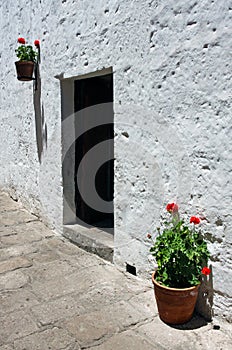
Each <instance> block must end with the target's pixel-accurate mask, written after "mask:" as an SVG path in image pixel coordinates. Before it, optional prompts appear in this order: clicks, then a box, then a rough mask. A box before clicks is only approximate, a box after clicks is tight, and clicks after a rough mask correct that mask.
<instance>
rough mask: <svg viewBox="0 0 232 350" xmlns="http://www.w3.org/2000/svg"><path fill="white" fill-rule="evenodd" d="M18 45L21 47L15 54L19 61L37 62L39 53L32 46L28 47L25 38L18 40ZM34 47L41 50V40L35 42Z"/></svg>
mask: <svg viewBox="0 0 232 350" xmlns="http://www.w3.org/2000/svg"><path fill="white" fill-rule="evenodd" d="M18 43H19V44H21V45H20V46H19V47H18V48H17V49H16V50H15V52H16V55H17V57H18V59H19V61H31V62H36V59H37V56H38V53H37V52H36V51H35V50H33V47H32V46H31V45H26V40H25V39H24V38H18ZM34 45H35V46H36V47H37V48H39V45H40V43H39V40H35V41H34Z"/></svg>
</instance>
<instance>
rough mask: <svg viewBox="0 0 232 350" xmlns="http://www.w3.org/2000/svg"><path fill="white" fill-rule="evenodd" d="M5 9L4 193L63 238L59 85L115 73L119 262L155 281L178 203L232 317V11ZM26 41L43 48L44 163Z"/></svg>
mask: <svg viewBox="0 0 232 350" xmlns="http://www.w3.org/2000/svg"><path fill="white" fill-rule="evenodd" d="M0 10H1V22H0V26H1V43H0V55H1V56H0V60H1V71H0V77H1V95H0V109H1V110H0V115H1V118H0V144H1V147H0V165H1V172H0V186H1V187H2V188H5V189H6V190H7V191H9V192H10V193H11V194H13V195H14V196H15V197H16V198H20V200H21V201H22V202H23V203H24V205H25V206H27V207H28V208H30V209H31V211H33V212H35V213H37V214H38V215H40V216H41V217H42V218H43V219H44V220H45V221H46V222H47V223H48V224H49V225H50V226H51V227H53V228H55V229H56V231H57V232H60V233H61V232H62V222H63V219H62V215H63V214H62V213H63V203H62V172H61V169H62V162H61V93H60V80H59V79H57V78H55V76H59V77H60V79H62V77H64V78H65V77H73V76H78V75H82V74H87V73H91V72H95V71H97V70H101V69H103V68H107V67H113V73H114V112H115V116H114V118H115V255H114V260H115V263H116V264H117V265H118V266H121V267H123V268H124V267H125V264H126V263H129V264H131V265H134V266H135V267H136V269H137V272H138V274H141V275H147V273H148V272H149V271H150V269H151V268H152V263H150V264H149V262H148V249H149V247H148V243H147V241H146V233H147V232H150V231H151V230H152V229H154V228H155V227H156V226H157V225H159V219H160V213H162V210H163V208H164V205H165V204H166V203H167V202H170V201H176V202H177V203H178V204H179V206H180V208H181V209H180V210H181V212H182V213H183V214H184V215H185V216H186V217H189V216H190V215H199V216H204V217H206V219H207V220H205V221H204V223H203V224H202V229H203V231H204V232H205V235H206V236H207V238H208V241H209V248H210V251H211V253H212V260H211V263H212V268H213V287H214V290H215V293H214V297H213V302H214V314H215V315H219V316H221V317H226V318H227V319H230V317H231V316H230V310H229V307H230V305H231V290H232V286H231V242H232V238H231V237H232V236H231V229H232V224H231V222H232V220H231V209H230V207H231V193H232V185H231V170H232V156H231V148H232V141H231V126H230V124H231V47H232V45H231V44H232V39H231V27H230V26H231V6H230V1H229V0H220V1H210V0H204V1H196V0H194V1H193V0H190V1H184V0H180V1H174V0H165V1H158V0H155V1H152V0H150V1H149V0H144V1H141V0H137V1H136V0H135V1H129V0H128V1H127V0H125V1H122V0H121V1H117V0H109V1H107V0H104V1H103V0H95V1H93V0H85V1H77V0H76V1H75V0H73V1H71V0H62V1H61V0H59V1H58V0H54V1H51V0H41V1H38V0H21V1H15V0H8V1H2V2H1V4H0ZM19 36H23V37H25V38H26V39H27V40H28V41H29V42H30V43H33V41H34V39H40V41H41V66H40V71H41V91H42V93H41V103H42V104H43V108H44V119H43V120H42V136H43V153H42V156H41V162H39V160H38V154H37V146H36V132H35V115H34V105H33V84H32V83H30V82H26V83H22V82H19V81H17V79H16V74H15V67H14V62H15V61H16V58H15V54H14V50H15V48H16V47H17V38H18V37H19ZM46 133H47V137H46ZM45 139H47V141H46V142H45Z"/></svg>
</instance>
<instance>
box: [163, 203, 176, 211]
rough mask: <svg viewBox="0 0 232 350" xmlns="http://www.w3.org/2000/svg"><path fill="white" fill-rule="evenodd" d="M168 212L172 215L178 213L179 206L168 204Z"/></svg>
mask: <svg viewBox="0 0 232 350" xmlns="http://www.w3.org/2000/svg"><path fill="white" fill-rule="evenodd" d="M166 209H167V211H169V212H170V213H172V212H175V211H178V205H177V204H175V203H168V204H167V206H166Z"/></svg>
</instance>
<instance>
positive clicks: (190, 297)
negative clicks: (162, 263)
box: [152, 272, 200, 324]
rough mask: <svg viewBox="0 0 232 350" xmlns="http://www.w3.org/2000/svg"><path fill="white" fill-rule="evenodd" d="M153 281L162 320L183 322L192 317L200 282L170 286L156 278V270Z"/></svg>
mask: <svg viewBox="0 0 232 350" xmlns="http://www.w3.org/2000/svg"><path fill="white" fill-rule="evenodd" d="M152 282H153V284H154V291H155V298H156V302H157V307H158V311H159V316H160V318H161V320H162V321H164V322H166V323H169V324H182V323H185V322H187V321H189V320H190V319H191V318H192V315H193V311H194V308H195V304H196V301H197V296H198V289H199V286H200V284H198V285H197V286H194V287H190V288H180V289H179V288H169V287H166V286H163V285H161V284H160V283H159V282H157V281H156V280H155V272H153V274H152Z"/></svg>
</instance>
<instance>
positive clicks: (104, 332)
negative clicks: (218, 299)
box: [0, 192, 232, 350]
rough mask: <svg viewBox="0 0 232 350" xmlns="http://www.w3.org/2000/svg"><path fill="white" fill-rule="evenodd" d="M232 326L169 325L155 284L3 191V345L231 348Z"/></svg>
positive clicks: (8, 348)
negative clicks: (53, 227)
mask: <svg viewBox="0 0 232 350" xmlns="http://www.w3.org/2000/svg"><path fill="white" fill-rule="evenodd" d="M216 326H217V327H216ZM219 327H220V328H219ZM230 327H231V325H229V324H227V323H223V322H222V321H220V322H219V321H217V323H216V324H215V321H214V324H213V323H209V324H207V323H206V322H205V321H204V320H203V319H202V318H200V317H198V316H195V317H194V318H193V319H192V321H191V322H189V323H188V324H186V325H184V326H179V327H170V326H168V325H166V324H164V323H163V322H162V321H160V319H159V317H158V314H157V308H156V304H155V301H154V295H153V290H152V286H151V283H149V282H148V281H142V280H140V279H138V278H136V277H135V276H132V275H129V274H126V273H123V272H120V271H118V270H117V269H116V268H115V266H113V265H112V264H110V263H109V262H106V261H104V260H102V259H101V258H99V257H97V256H95V255H91V254H89V253H87V252H85V251H83V250H81V249H79V248H77V247H76V246H74V245H73V244H71V243H69V242H68V241H67V240H65V239H62V238H61V237H59V236H57V235H55V234H54V233H53V232H52V231H50V230H49V229H48V228H47V227H46V226H44V224H43V223H41V222H40V221H39V220H38V218H37V217H35V216H33V215H31V214H29V213H28V212H27V211H25V210H24V209H23V208H22V207H21V206H20V205H19V204H18V203H16V202H14V201H13V200H12V199H10V198H9V197H8V196H7V195H6V194H4V193H2V192H1V193H0V350H13V349H16V350H48V349H51V350H61V349H63V350H78V349H90V350H127V349H129V350H132V349H133V350H152V349H153V350H155V349H160V350H168V349H172V350H181V349H183V350H188V349H189V350H190V349H191V350H194V349H196V350H199V349H204V350H206V349H210V350H213V349H215V350H216V349H217V350H220V349H222V350H227V349H228V350H229V349H232V339H231V335H230V333H231V328H230ZM218 328H219V329H218Z"/></svg>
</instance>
